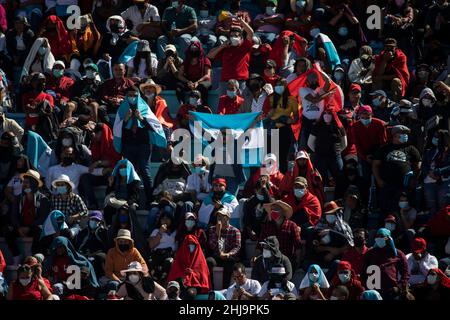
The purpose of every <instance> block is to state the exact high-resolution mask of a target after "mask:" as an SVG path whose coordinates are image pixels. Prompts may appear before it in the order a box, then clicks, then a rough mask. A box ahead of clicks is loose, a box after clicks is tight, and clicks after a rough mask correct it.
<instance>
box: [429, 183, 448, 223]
mask: <svg viewBox="0 0 450 320" xmlns="http://www.w3.org/2000/svg"><path fill="white" fill-rule="evenodd" d="M423 192H424V196H425V203H426V206H427V209H428V210H429V211H430V215H434V214H436V212H438V211H439V210H440V209H442V208H443V207H445V206H446V205H447V204H448V203H450V197H449V193H450V181H444V182H442V183H441V184H436V183H424V184H423Z"/></svg>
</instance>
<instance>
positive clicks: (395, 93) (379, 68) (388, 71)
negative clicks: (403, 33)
mask: <svg viewBox="0 0 450 320" xmlns="http://www.w3.org/2000/svg"><path fill="white" fill-rule="evenodd" d="M374 61H375V69H374V71H373V75H372V79H373V89H374V90H378V89H381V90H386V91H388V90H389V91H390V92H391V96H392V100H394V101H395V102H398V101H399V100H400V99H401V97H403V96H404V95H405V92H406V88H407V86H408V83H409V71H408V68H407V65H406V61H407V58H406V55H405V54H404V53H403V51H402V50H401V49H399V48H398V47H397V41H396V40H395V39H393V38H387V39H385V40H384V50H383V51H382V52H381V53H380V54H378V55H376V56H375V57H374Z"/></svg>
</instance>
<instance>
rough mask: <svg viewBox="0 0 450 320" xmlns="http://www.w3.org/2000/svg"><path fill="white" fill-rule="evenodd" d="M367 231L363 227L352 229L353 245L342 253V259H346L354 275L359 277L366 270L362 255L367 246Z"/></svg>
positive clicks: (365, 251)
mask: <svg viewBox="0 0 450 320" xmlns="http://www.w3.org/2000/svg"><path fill="white" fill-rule="evenodd" d="M367 237H368V232H367V230H365V229H354V230H353V244H354V246H353V247H349V248H347V250H346V251H345V252H344V254H343V255H342V260H344V261H348V262H349V263H350V265H351V266H352V267H353V270H354V271H355V275H356V276H358V277H360V276H361V274H362V273H365V272H366V270H364V269H363V261H364V255H365V254H366V253H367V251H368V250H369V248H367V247H366V241H367Z"/></svg>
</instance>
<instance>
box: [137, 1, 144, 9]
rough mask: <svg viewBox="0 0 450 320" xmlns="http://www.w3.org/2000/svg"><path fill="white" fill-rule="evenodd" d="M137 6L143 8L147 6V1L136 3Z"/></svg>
mask: <svg viewBox="0 0 450 320" xmlns="http://www.w3.org/2000/svg"><path fill="white" fill-rule="evenodd" d="M136 7H137V8H138V9H139V10H141V9H144V8H145V3H136Z"/></svg>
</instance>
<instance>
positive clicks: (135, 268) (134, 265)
mask: <svg viewBox="0 0 450 320" xmlns="http://www.w3.org/2000/svg"><path fill="white" fill-rule="evenodd" d="M127 272H142V273H144V271H143V269H142V264H140V263H139V262H137V261H133V262H130V264H129V265H128V267H127V269H125V270H122V271H120V274H121V275H122V276H125V275H126V273H127Z"/></svg>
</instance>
